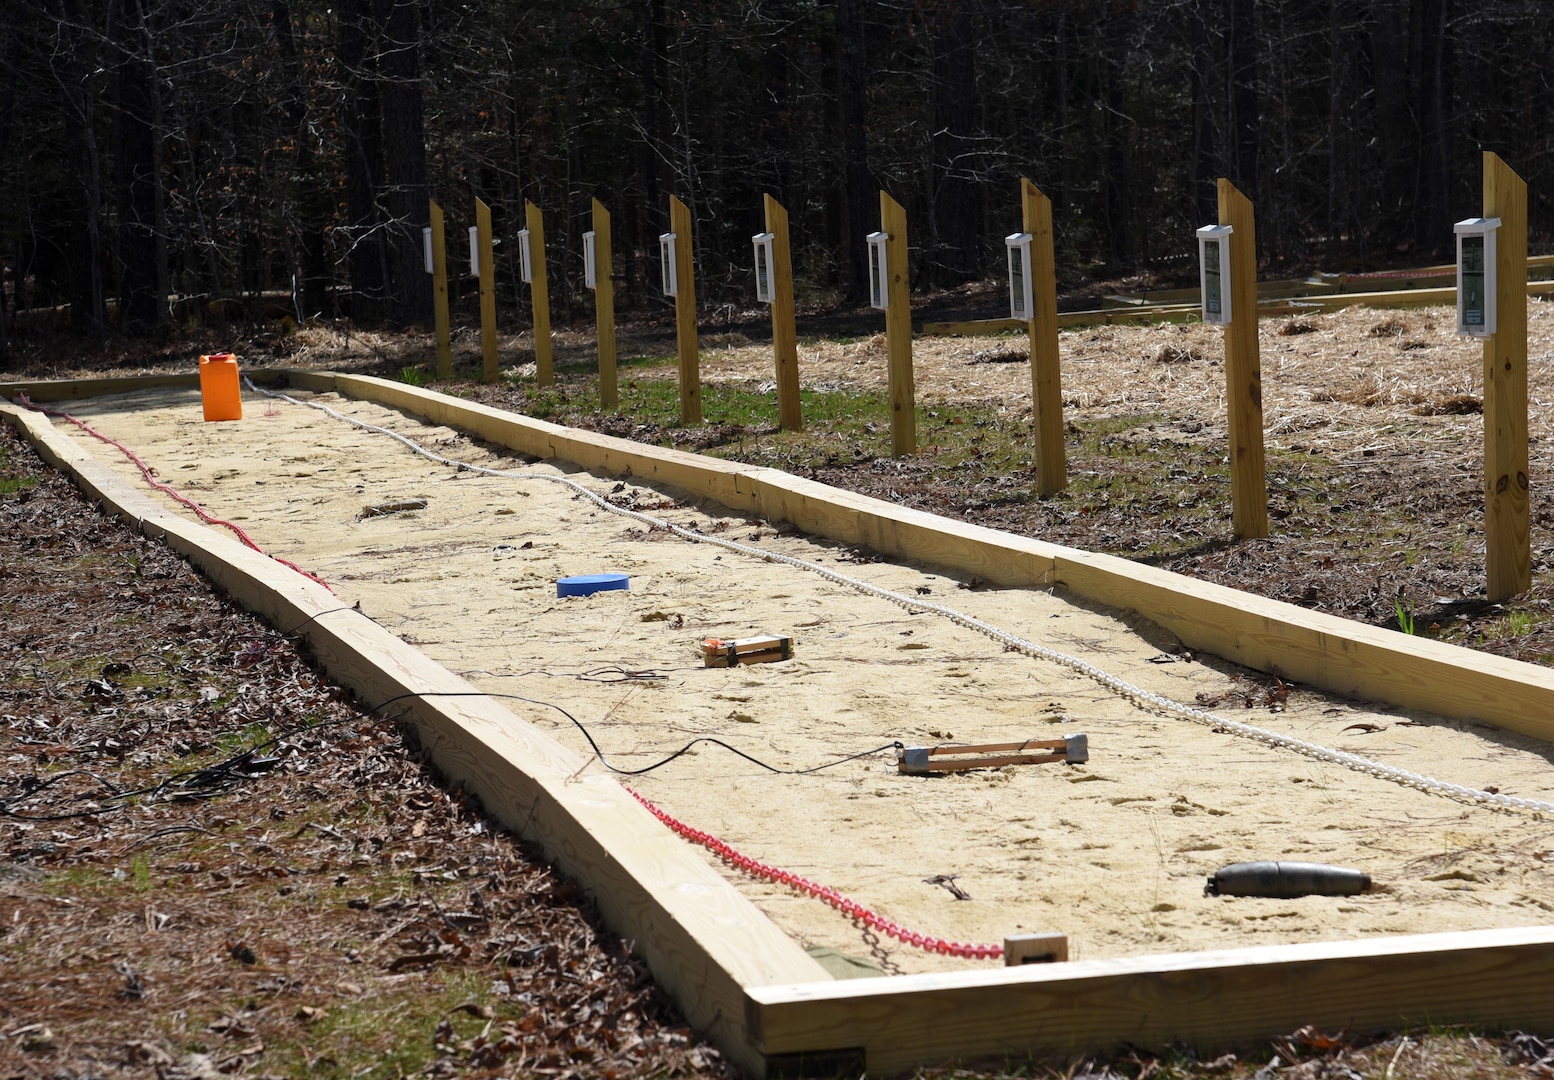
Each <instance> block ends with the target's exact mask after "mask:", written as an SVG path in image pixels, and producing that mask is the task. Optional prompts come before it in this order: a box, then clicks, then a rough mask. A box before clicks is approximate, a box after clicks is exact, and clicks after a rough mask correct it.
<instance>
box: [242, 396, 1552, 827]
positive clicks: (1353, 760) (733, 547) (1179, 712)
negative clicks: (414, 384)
mask: <svg viewBox="0 0 1554 1080" xmlns="http://www.w3.org/2000/svg"><path fill="white" fill-rule="evenodd" d="M243 382H244V383H245V384H246V385H247V386H248V388H249V389H250V390H254V391H256V392H258V393H260V394H264V395H265V396H266V397H272V398H279V399H280V400H282V401H287V402H290V403H291V404H293V405H303V406H306V407H307V408H310V409H318V410H319V411H321V412H324V413H327V414H328V415H330V416H332V417H334V418H336V419H338V420H344V421H345V422H346V423H348V424H351V425H354V426H355V427H359V428H361V429H363V430H364V431H371V432H376V433H378V434H380V435H387V436H389V438H391V439H395V440H397V441H398V442H400V443H402V444H404V445H405V446H406V447H407V448H409V449H410V450H412V451H414V452H415V453H417V454H420V455H421V456H422V457H425V458H429V459H431V460H432V461H435V462H437V463H439V464H442V465H447V466H448V467H450V468H454V469H459V470H461V471H465V472H473V473H479V474H481V475H482V476H498V477H503V478H506V479H509V480H545V481H548V482H550V483H555V484H561V485H562V486H564V487H567V488H571V489H572V490H573V491H575V492H577V493H578V494H579V495H581V496H583V497H584V498H586V499H588V500H590V501H591V502H593V503H595V504H597V505H598V506H599V507H601V508H602V509H605V510H608V511H609V512H610V513H612V514H619V515H620V516H622V517H626V518H631V519H632V520H634V521H638V522H641V523H643V524H645V525H648V526H650V527H652V528H657V529H665V530H667V531H669V532H671V533H673V534H674V535H676V536H678V537H680V538H682V539H685V540H689V541H691V542H692V543H698V544H714V545H716V546H718V547H721V548H725V549H727V550H729V551H736V552H738V553H739V554H741V555H749V556H752V557H754V558H758V559H764V560H766V561H767V562H775V563H782V564H784V565H786V566H792V567H796V568H797V569H800V570H807V571H809V572H810V573H812V574H818V575H819V576H821V577H822V578H825V579H826V580H827V581H831V582H834V583H836V584H838V585H845V586H847V587H848V588H851V589H856V590H857V591H858V592H861V593H863V594H865V595H867V596H873V597H876V598H878V599H880V600H885V601H888V602H890V603H892V604H895V605H897V606H898V607H902V608H905V609H906V610H907V611H909V612H912V613H914V614H915V613H919V612H929V613H932V614H934V615H939V616H941V617H943V618H945V619H948V620H949V621H951V622H953V623H955V624H957V625H958V626H963V627H965V628H966V629H968V630H972V631H975V632H976V633H979V634H982V635H985V636H986V637H989V638H992V639H993V640H994V641H996V642H998V643H999V644H1001V645H1003V646H1005V647H1006V648H1009V649H1012V650H1014V651H1016V652H1019V653H1023V654H1024V655H1026V656H1029V657H1032V658H1034V659H1037V660H1047V661H1050V662H1051V663H1055V664H1060V665H1062V666H1063V667H1066V668H1068V669H1070V670H1071V671H1074V672H1077V673H1078V674H1080V675H1084V676H1085V677H1087V678H1089V679H1092V680H1094V681H1095V682H1097V683H1099V684H1100V685H1101V686H1103V687H1105V688H1106V689H1107V690H1110V691H1111V692H1112V693H1114V694H1116V695H1117V696H1119V697H1121V698H1123V699H1124V700H1126V701H1130V702H1132V703H1133V704H1134V705H1136V706H1137V707H1139V708H1141V709H1144V710H1145V711H1152V712H1156V713H1159V714H1161V715H1164V716H1173V717H1177V718H1179V719H1182V720H1190V721H1192V722H1193V723H1196V724H1202V725H1204V726H1206V727H1210V728H1213V729H1214V730H1216V731H1223V732H1226V733H1228V734H1231V735H1239V736H1241V737H1242V738H1245V739H1252V740H1254V741H1256V742H1260V743H1263V744H1264V745H1265V746H1269V747H1273V748H1277V749H1285V750H1293V751H1294V752H1296V753H1297V754H1304V755H1305V756H1306V757H1309V758H1313V759H1315V760H1317V761H1325V762H1328V763H1330V764H1333V765H1342V766H1343V767H1344V768H1346V769H1353V770H1355V771H1356V772H1362V773H1366V774H1368V775H1370V776H1374V777H1376V778H1377V779H1380V780H1389V781H1391V782H1392V783H1395V784H1401V785H1403V786H1404V787H1412V788H1417V789H1419V790H1421V791H1428V792H1434V793H1435V794H1438V795H1445V796H1448V797H1450V798H1455V799H1460V800H1463V801H1465V802H1471V803H1476V804H1478V805H1481V806H1496V807H1501V808H1504V809H1508V810H1534V811H1540V812H1544V813H1554V802H1546V801H1544V800H1541V799H1524V798H1519V797H1517V796H1514V795H1502V794H1500V793H1499V792H1491V791H1485V790H1483V789H1482V788H1472V787H1466V786H1464V785H1462V784H1451V783H1447V782H1446V781H1444V780H1437V779H1435V778H1434V777H1432V776H1425V775H1423V774H1421V773H1416V772H1410V771H1409V770H1407V769H1400V768H1398V767H1397V766H1395V765H1386V764H1383V763H1382V762H1379V761H1372V760H1371V759H1369V758H1364V757H1361V756H1359V755H1358V754H1351V753H1348V752H1346V751H1343V750H1334V749H1332V748H1331V747H1327V746H1322V745H1321V744H1319V743H1314V742H1309V741H1307V740H1305V739H1298V738H1296V737H1294V736H1293V735H1281V734H1279V733H1278V732H1276V731H1269V730H1268V729H1267V728H1260V727H1257V726H1255V725H1253V724H1243V723H1241V722H1240V721H1239V720H1231V719H1229V718H1228V717H1224V716H1220V715H1218V714H1217V713H1213V712H1210V711H1209V710H1207V709H1200V708H1198V707H1196V706H1193V705H1185V704H1183V703H1181V702H1179V701H1174V700H1172V699H1171V698H1168V697H1166V696H1165V695H1164V694H1157V693H1155V692H1153V691H1151V690H1145V689H1144V688H1142V687H1139V686H1135V685H1133V684H1132V683H1130V682H1128V681H1127V680H1125V679H1122V678H1120V677H1118V676H1116V675H1113V674H1111V673H1110V672H1108V671H1104V670H1102V669H1101V668H1099V667H1096V666H1095V665H1094V664H1091V663H1089V662H1088V661H1085V660H1081V659H1079V658H1078V657H1076V656H1070V655H1068V654H1067V653H1064V652H1059V651H1058V650H1056V649H1051V648H1048V647H1047V646H1045V645H1038V644H1036V643H1035V642H1032V641H1027V640H1026V639H1025V638H1022V637H1019V636H1018V635H1015V634H1011V633H1010V632H1009V631H1007V630H1004V629H1001V628H1000V627H997V626H994V625H992V624H991V623H986V622H983V621H982V620H981V619H977V618H973V617H972V616H970V615H967V614H965V613H963V612H960V611H956V610H955V609H954V608H951V607H946V606H944V605H943V604H933V603H927V602H925V601H923V600H921V599H919V598H915V597H910V596H906V595H904V594H902V593H898V592H892V591H891V590H890V589H885V588H881V587H880V586H878V585H874V584H872V583H870V582H867V581H864V580H862V579H860V578H855V577H851V576H849V575H847V574H843V573H839V572H838V571H836V570H832V569H830V568H828V567H824V566H821V565H820V564H819V563H813V562H809V561H808V560H806V559H800V558H797V557H795V556H793V555H783V554H781V553H780V552H775V551H765V550H763V549H761V548H758V547H752V546H751V545H749V544H741V543H739V542H738V541H736V540H729V539H726V538H724V537H721V536H709V535H708V534H706V533H700V532H697V531H696V530H694V529H687V528H684V527H683V526H680V525H676V524H674V523H673V522H669V521H665V520H664V519H663V518H657V517H654V516H653V515H651V514H644V513H642V512H641V511H640V510H629V509H627V508H626V507H624V506H617V505H616V504H614V503H612V502H610V501H609V500H608V499H606V498H604V497H603V496H601V495H596V494H594V492H592V491H590V490H589V489H588V488H586V487H584V486H583V485H582V484H580V483H578V482H577V481H575V480H571V479H569V478H567V477H565V476H554V475H552V474H549V473H538V472H519V471H515V470H511V469H491V468H486V467H485V466H482V465H472V464H470V463H468V462H464V461H457V460H455V459H453V458H449V457H444V456H443V455H441V454H438V453H436V452H434V451H431V450H428V449H426V448H425V447H424V446H421V445H420V444H419V443H416V442H415V441H413V440H411V439H408V438H406V437H405V436H403V435H401V434H400V433H399V432H397V431H391V430H390V429H388V428H386V427H380V426H378V425H377V424H369V423H367V422H365V421H363V420H358V419H356V418H355V417H353V416H347V415H345V414H344V413H342V412H338V411H336V410H335V409H331V408H330V407H329V406H327V405H324V404H322V403H320V402H316V401H303V400H301V399H300V398H294V397H290V396H288V395H286V394H282V393H278V392H276V391H272V390H265V389H263V388H261V387H258V386H255V385H254V384H253V383H252V382H249V380H248V379H247V377H246V376H245V377H244V379H243Z"/></svg>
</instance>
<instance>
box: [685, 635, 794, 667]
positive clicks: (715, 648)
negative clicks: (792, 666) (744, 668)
mask: <svg viewBox="0 0 1554 1080" xmlns="http://www.w3.org/2000/svg"><path fill="white" fill-rule="evenodd" d="M791 659H793V639H792V638H791V637H779V636H775V635H772V636H767V637H750V638H737V639H735V640H732V641H729V640H725V639H723V638H707V639H705V640H704V641H703V642H702V643H701V663H702V667H738V666H739V665H740V664H770V663H775V662H776V661H778V660H791Z"/></svg>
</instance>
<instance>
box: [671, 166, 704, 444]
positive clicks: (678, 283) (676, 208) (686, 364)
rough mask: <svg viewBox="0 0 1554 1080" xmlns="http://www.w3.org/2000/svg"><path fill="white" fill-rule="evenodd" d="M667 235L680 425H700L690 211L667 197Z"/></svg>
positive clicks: (699, 390) (699, 374)
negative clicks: (669, 238) (671, 261)
mask: <svg viewBox="0 0 1554 1080" xmlns="http://www.w3.org/2000/svg"><path fill="white" fill-rule="evenodd" d="M669 231H670V232H672V233H674V243H675V255H674V258H675V295H674V323H675V338H676V340H677V341H678V343H679V346H680V423H682V424H699V423H701V368H700V365H701V355H700V353H699V352H698V351H697V344H696V260H695V258H694V257H693V256H694V254H695V253H694V252H693V251H692V250H691V210H690V207H688V206H686V205H685V204H684V203H683V202H681V201H680V200H679V199H677V198H675V197H674V196H673V195H671V196H669Z"/></svg>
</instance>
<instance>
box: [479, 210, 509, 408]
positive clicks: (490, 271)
mask: <svg viewBox="0 0 1554 1080" xmlns="http://www.w3.org/2000/svg"><path fill="white" fill-rule="evenodd" d="M475 233H476V239H475V247H476V250H478V251H479V253H480V351H481V355H482V358H483V365H484V366H483V367H482V369H481V378H482V379H484V380H485V381H486V382H488V383H494V382H496V381H497V379H499V378H501V377H502V371H501V369H500V368H498V367H497V364H496V263H495V261H494V259H493V256H492V250H491V208H490V207H489V206H487V205H486V204H485V203H484V202H482V201H481V200H479V199H476V200H475Z"/></svg>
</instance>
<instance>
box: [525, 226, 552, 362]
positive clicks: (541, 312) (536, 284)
mask: <svg viewBox="0 0 1554 1080" xmlns="http://www.w3.org/2000/svg"><path fill="white" fill-rule="evenodd" d="M523 212H524V224H525V225H526V226H527V227H528V230H529V265H530V268H531V277H530V280H529V298H530V300H531V302H532V304H533V307H534V375H535V378H536V379H537V380H538V381H539V384H540V385H541V386H549V385H550V384H551V383H552V382H554V381H555V373H554V368H553V366H552V358H551V351H550V284H549V282H548V281H547V279H546V276H545V215H544V213H543V212H541V210H540V208H539V207H538V206H535V205H534V204H533V203H531V202H529V201H528V200H527V199H525V200H524V204H523Z"/></svg>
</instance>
